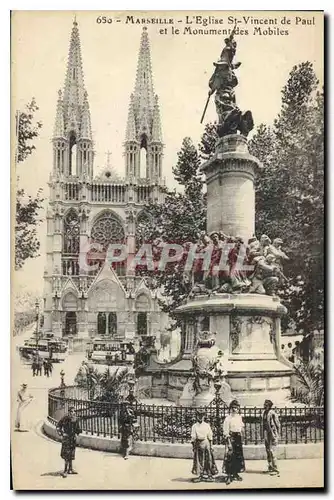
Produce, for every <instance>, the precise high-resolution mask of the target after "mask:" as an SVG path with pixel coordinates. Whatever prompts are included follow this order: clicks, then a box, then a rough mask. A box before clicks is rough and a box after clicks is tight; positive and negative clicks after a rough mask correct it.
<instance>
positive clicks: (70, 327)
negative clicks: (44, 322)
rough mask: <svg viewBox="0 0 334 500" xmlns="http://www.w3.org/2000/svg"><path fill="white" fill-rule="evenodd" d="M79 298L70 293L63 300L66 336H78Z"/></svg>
mask: <svg viewBox="0 0 334 500" xmlns="http://www.w3.org/2000/svg"><path fill="white" fill-rule="evenodd" d="M77 307H78V303H77V298H76V296H75V295H74V293H73V292H68V293H67V294H66V295H65V297H64V299H63V311H64V312H65V321H64V323H63V334H64V335H76V334H77Z"/></svg>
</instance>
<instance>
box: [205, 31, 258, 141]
mask: <svg viewBox="0 0 334 500" xmlns="http://www.w3.org/2000/svg"><path fill="white" fill-rule="evenodd" d="M234 31H235V30H233V32H232V33H231V35H230V37H229V38H226V39H225V47H224V49H223V51H222V53H221V55H220V59H219V60H218V61H217V62H216V63H213V64H214V66H215V71H214V73H213V75H212V77H211V78H210V80H209V87H210V90H209V98H210V96H211V95H212V94H214V92H216V95H215V105H216V111H217V114H218V127H217V132H218V136H219V137H223V136H225V135H229V134H236V133H237V132H238V131H239V132H240V133H241V134H242V135H244V136H245V137H247V135H248V134H249V132H250V131H251V130H252V129H253V127H254V122H253V116H252V113H251V112H250V111H246V112H245V113H242V111H241V110H240V109H239V108H238V106H237V105H236V101H235V93H234V88H235V87H236V86H237V85H238V79H237V77H236V75H235V72H234V70H235V69H237V68H239V66H240V64H241V63H236V64H233V62H232V61H233V58H234V55H235V52H236V47H237V44H236V42H235V40H234V39H233V37H234Z"/></svg>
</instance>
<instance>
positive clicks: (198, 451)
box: [191, 411, 218, 482]
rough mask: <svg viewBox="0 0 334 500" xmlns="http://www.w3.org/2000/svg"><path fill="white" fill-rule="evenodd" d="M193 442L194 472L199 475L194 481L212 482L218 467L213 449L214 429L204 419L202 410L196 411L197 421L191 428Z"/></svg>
mask: <svg viewBox="0 0 334 500" xmlns="http://www.w3.org/2000/svg"><path fill="white" fill-rule="evenodd" d="M191 443H192V447H193V453H194V459H193V468H192V473H193V474H195V475H196V476H198V477H197V478H196V479H194V481H195V482H199V481H208V482H212V481H213V476H214V475H215V474H218V469H217V466H216V463H215V459H214V456H213V450H212V430H211V427H210V425H209V424H208V423H207V422H205V421H204V412H202V411H198V412H197V413H196V422H195V423H194V425H193V426H192V428H191Z"/></svg>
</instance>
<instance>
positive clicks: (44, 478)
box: [12, 335, 323, 490]
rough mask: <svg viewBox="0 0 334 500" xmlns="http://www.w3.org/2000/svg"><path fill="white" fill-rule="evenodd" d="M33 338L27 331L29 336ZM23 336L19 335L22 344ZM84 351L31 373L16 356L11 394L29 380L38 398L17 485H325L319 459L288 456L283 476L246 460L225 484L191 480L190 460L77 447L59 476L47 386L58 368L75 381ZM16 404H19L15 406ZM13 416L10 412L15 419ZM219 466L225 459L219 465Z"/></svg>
mask: <svg viewBox="0 0 334 500" xmlns="http://www.w3.org/2000/svg"><path fill="white" fill-rule="evenodd" d="M26 336H29V335H26ZM21 342H22V337H21V338H19V339H15V344H20V343H21ZM82 359H83V355H78V354H73V355H71V356H69V358H68V359H67V360H66V361H65V362H64V363H62V364H59V365H55V368H54V371H53V375H52V377H51V378H49V379H47V378H44V377H34V378H33V377H32V373H31V369H30V367H27V366H23V365H21V363H20V361H19V359H18V355H14V359H13V360H12V369H13V379H14V383H13V392H16V391H17V389H18V387H19V384H20V383H22V382H25V383H27V384H28V393H30V394H31V395H32V396H33V397H34V400H33V401H32V403H31V404H30V405H29V406H28V407H27V409H26V410H25V412H24V414H23V418H22V420H23V424H24V426H25V428H27V429H29V432H13V433H12V448H13V450H14V454H13V455H14V456H13V470H14V488H15V489H46V490H57V489H64V488H65V489H95V490H98V489H110V490H115V489H116V490H117V489H128V490H129V489H163V490H173V489H207V488H208V487H209V488H214V489H223V490H225V489H233V488H238V489H239V488H286V487H293V486H295V487H320V486H322V485H323V462H322V460H319V459H310V460H284V461H281V462H280V470H281V475H280V477H272V476H268V475H267V474H264V473H263V471H264V470H265V468H266V464H265V462H263V461H248V462H247V463H246V467H247V472H246V473H244V474H243V478H244V480H243V482H240V483H233V484H232V485H230V486H226V485H225V484H224V483H222V482H218V481H219V478H218V480H217V482H215V483H210V484H209V483H200V484H198V483H193V482H192V481H191V479H192V475H191V466H192V463H191V460H185V459H182V460H181V459H167V458H150V457H137V456H132V457H130V459H129V460H127V461H125V460H123V459H122V458H121V457H120V456H118V455H116V454H113V453H104V452H98V451H92V450H87V449H81V448H78V449H77V451H76V460H75V468H76V470H77V471H78V472H79V474H78V475H77V476H68V477H67V478H66V479H64V478H62V477H61V476H60V472H61V470H62V465H63V463H62V460H61V458H60V444H59V443H55V442H54V441H52V440H50V439H49V438H47V437H46V436H44V435H43V434H42V432H41V424H42V422H43V419H44V418H45V416H46V414H47V389H48V388H50V387H55V386H58V385H59V382H60V376H59V372H60V370H61V369H63V370H64V371H65V373H66V375H65V381H66V383H67V384H70V383H73V378H74V376H75V374H76V372H77V368H78V366H79V364H80V363H81V361H82ZM13 408H15V403H14V407H13ZM13 420H14V414H13V415H12V421H13ZM218 466H219V468H221V463H220V462H219V463H218Z"/></svg>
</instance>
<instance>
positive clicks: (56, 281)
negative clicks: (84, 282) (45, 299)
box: [52, 276, 61, 297]
mask: <svg viewBox="0 0 334 500" xmlns="http://www.w3.org/2000/svg"><path fill="white" fill-rule="evenodd" d="M60 290H61V278H60V276H54V277H53V278H52V291H53V294H54V295H55V296H58V297H59V296H60Z"/></svg>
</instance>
